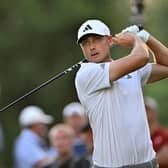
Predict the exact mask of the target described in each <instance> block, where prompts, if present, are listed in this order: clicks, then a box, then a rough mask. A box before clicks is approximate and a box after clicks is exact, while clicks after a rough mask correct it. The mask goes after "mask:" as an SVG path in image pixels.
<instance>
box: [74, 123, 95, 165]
mask: <svg viewBox="0 0 168 168" xmlns="http://www.w3.org/2000/svg"><path fill="white" fill-rule="evenodd" d="M80 136H81V139H82V140H83V141H84V142H85V144H86V148H87V154H86V155H84V156H82V157H81V158H79V159H78V161H77V163H76V166H77V167H80V168H90V167H92V165H93V163H92V153H93V135H92V129H91V127H90V124H89V123H86V124H85V125H84V126H83V127H82V128H81V131H80Z"/></svg>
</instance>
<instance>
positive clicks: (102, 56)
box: [80, 34, 112, 63]
mask: <svg viewBox="0 0 168 168" xmlns="http://www.w3.org/2000/svg"><path fill="white" fill-rule="evenodd" d="M111 45H112V36H100V35H93V34H92V35H86V36H85V37H83V39H82V41H81V42H80V47H81V49H82V52H83V54H84V56H85V58H86V59H87V60H88V61H89V62H96V63H98V62H108V61H111V57H110V47H111Z"/></svg>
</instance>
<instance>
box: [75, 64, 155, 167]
mask: <svg viewBox="0 0 168 168" xmlns="http://www.w3.org/2000/svg"><path fill="white" fill-rule="evenodd" d="M109 64H110V63H84V64H82V66H81V68H80V69H79V71H78V72H77V75H76V79H75V85H76V89H77V93H78V97H79V99H80V101H81V103H82V104H83V106H84V107H85V108H86V113H87V115H88V117H89V120H90V124H91V127H92V130H93V139H94V152H93V162H94V164H95V165H97V166H102V167H120V166H124V165H131V164H138V163H143V162H146V161H149V160H152V159H153V158H154V157H155V152H154V150H153V147H152V142H151V139H150V133H149V128H148V123H147V118H146V112H145V107H144V101H143V93H142V86H143V85H145V84H146V82H147V80H148V78H149V76H150V73H151V69H152V65H151V64H147V65H146V66H144V67H143V68H141V69H139V70H137V71H134V72H132V73H130V74H129V75H126V76H124V77H122V78H120V79H118V80H116V81H113V82H110V80H109Z"/></svg>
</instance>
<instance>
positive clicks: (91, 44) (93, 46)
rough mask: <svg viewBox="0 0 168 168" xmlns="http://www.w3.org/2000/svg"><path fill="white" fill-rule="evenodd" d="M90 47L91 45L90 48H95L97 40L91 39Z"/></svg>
mask: <svg viewBox="0 0 168 168" xmlns="http://www.w3.org/2000/svg"><path fill="white" fill-rule="evenodd" d="M89 47H90V50H94V49H95V42H94V40H90V42H89Z"/></svg>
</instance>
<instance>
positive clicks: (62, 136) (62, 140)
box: [49, 124, 75, 168]
mask: <svg viewBox="0 0 168 168" xmlns="http://www.w3.org/2000/svg"><path fill="white" fill-rule="evenodd" d="M49 139H50V142H51V144H52V146H53V147H54V148H55V150H56V151H57V152H58V157H57V159H56V161H55V162H54V164H53V166H52V168H74V166H75V157H74V155H73V150H72V149H73V143H74V140H75V132H74V129H73V128H72V127H71V126H69V125H67V124H56V125H55V126H53V127H52V128H51V130H50V132H49Z"/></svg>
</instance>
